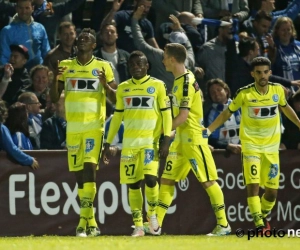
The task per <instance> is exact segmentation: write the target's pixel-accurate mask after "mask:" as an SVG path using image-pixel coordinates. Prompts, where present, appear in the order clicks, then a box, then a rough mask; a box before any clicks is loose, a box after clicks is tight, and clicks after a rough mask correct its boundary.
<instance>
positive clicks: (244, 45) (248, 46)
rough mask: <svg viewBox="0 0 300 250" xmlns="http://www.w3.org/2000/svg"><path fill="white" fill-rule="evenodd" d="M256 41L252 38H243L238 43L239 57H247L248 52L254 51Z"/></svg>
mask: <svg viewBox="0 0 300 250" xmlns="http://www.w3.org/2000/svg"><path fill="white" fill-rule="evenodd" d="M256 43H257V42H256V39H255V38H253V37H244V38H243V39H241V40H240V41H239V54H240V56H241V57H245V56H248V54H249V51H250V50H255V45H256Z"/></svg>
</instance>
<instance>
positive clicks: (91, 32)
mask: <svg viewBox="0 0 300 250" xmlns="http://www.w3.org/2000/svg"><path fill="white" fill-rule="evenodd" d="M84 33H88V34H91V35H92V36H93V37H94V39H95V42H96V36H97V34H96V31H95V30H93V29H91V28H84V29H82V30H81V32H80V34H79V36H80V35H82V34H84Z"/></svg>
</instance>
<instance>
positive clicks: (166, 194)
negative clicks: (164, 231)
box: [156, 184, 175, 226]
mask: <svg viewBox="0 0 300 250" xmlns="http://www.w3.org/2000/svg"><path fill="white" fill-rule="evenodd" d="M174 190H175V186H169V185H163V184H162V185H160V188H159V198H158V205H157V207H156V214H157V220H158V223H159V225H160V226H162V223H163V220H164V218H165V215H166V213H167V210H168V208H169V206H170V205H171V203H172V201H173V195H174Z"/></svg>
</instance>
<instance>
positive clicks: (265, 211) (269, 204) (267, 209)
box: [260, 195, 276, 218]
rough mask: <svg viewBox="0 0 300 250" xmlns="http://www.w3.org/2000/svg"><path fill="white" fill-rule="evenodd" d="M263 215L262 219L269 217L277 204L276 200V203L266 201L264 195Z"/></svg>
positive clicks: (262, 199) (262, 200)
mask: <svg viewBox="0 0 300 250" xmlns="http://www.w3.org/2000/svg"><path fill="white" fill-rule="evenodd" d="M260 201H261V213H262V217H263V218H266V217H267V215H268V213H269V212H270V211H271V210H272V208H273V207H274V205H275V202H276V200H275V201H267V200H266V199H265V195H263V196H262V197H261V200H260Z"/></svg>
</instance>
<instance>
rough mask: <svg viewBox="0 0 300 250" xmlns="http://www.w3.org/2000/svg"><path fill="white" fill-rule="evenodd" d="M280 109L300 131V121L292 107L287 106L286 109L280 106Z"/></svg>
mask: <svg viewBox="0 0 300 250" xmlns="http://www.w3.org/2000/svg"><path fill="white" fill-rule="evenodd" d="M280 109H281V111H282V112H283V113H284V115H285V116H286V117H287V118H288V119H289V120H290V121H291V122H293V123H294V124H295V125H296V126H297V127H298V128H299V129H300V120H299V118H298V116H297V115H296V113H295V111H294V110H293V109H292V108H291V106H290V105H289V104H287V105H286V106H284V107H282V106H280Z"/></svg>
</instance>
